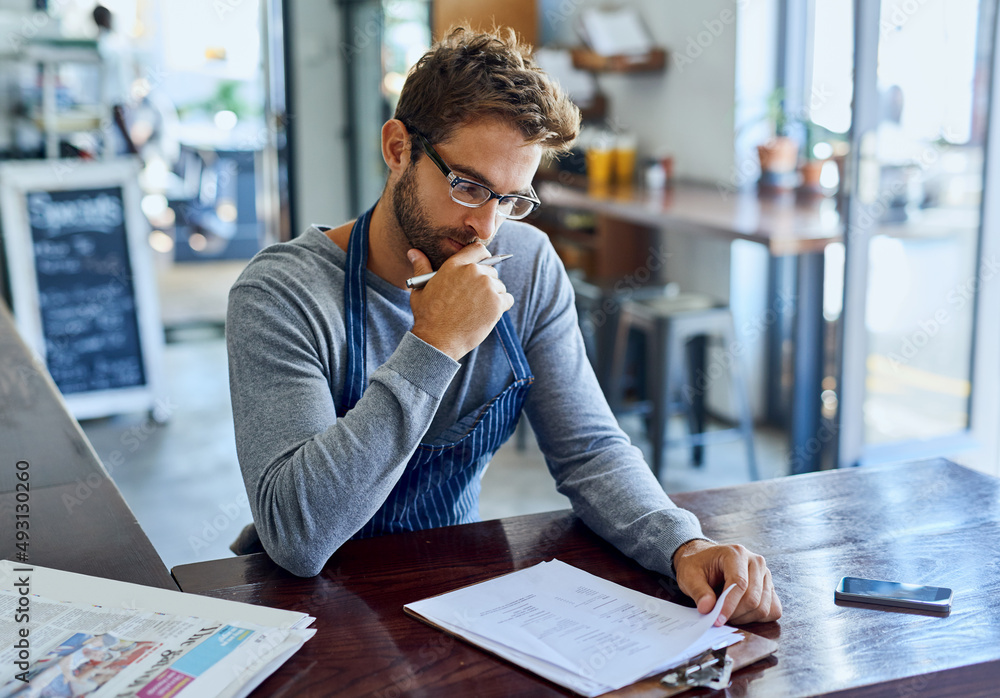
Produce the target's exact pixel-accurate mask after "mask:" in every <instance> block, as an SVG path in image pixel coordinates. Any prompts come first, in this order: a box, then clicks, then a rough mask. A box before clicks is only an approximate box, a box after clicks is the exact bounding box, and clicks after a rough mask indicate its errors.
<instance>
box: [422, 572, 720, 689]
mask: <svg viewBox="0 0 1000 698" xmlns="http://www.w3.org/2000/svg"><path fill="white" fill-rule="evenodd" d="M731 588H732V587H730V589H731ZM728 593H729V589H727V590H726V591H725V592H724V593H723V594H722V595H721V596H720V597H719V599H718V601H717V603H716V605H715V608H714V609H713V610H712V611H711V612H710V613H708V614H705V615H702V614H700V613H698V610H697V609H693V608H686V607H684V606H678V605H677V604H673V603H670V602H669V601H664V600H663V599H657V598H654V597H651V596H647V595H646V594H641V593H639V592H636V591H633V590H631V589H628V588H626V587H623V586H621V585H618V584H615V583H613V582H609V581H608V580H606V579H601V578H600V577H595V576H594V575H591V574H588V573H587V572H584V571H582V570H579V569H577V568H575V567H572V566H570V565H567V564H565V563H563V562H560V561H558V560H552V561H549V562H543V563H540V564H538V565H535V566H534V567H530V568H528V569H524V570H520V571H518V572H515V573H513V574H509V575H506V576H503V577H498V578H496V579H491V580H489V581H486V582H483V583H481V584H476V585H473V586H470V587H466V588H464V589H458V590H457V591H454V592H451V593H448V594H443V595H441V596H437V597H434V598H431V599H425V600H423V601H418V602H416V603H412V604H408V605H407V606H406V608H407V609H408V610H410V611H411V612H413V613H416V614H419V615H420V616H422V617H424V618H426V619H427V620H429V621H431V622H433V623H435V624H437V625H439V626H441V627H442V628H444V629H446V630H448V631H450V632H453V633H455V634H457V635H460V636H462V637H466V638H468V639H469V640H470V641H472V642H474V643H476V644H478V645H481V646H483V647H484V648H486V649H488V650H490V651H491V652H494V653H495V654H498V655H500V656H503V657H505V658H507V659H509V660H510V661H513V662H515V663H517V664H519V665H521V666H524V667H525V668H527V669H530V670H531V671H534V672H535V673H537V674H539V675H540V676H544V677H545V678H548V679H549V680H551V681H553V682H555V683H559V684H560V685H563V686H566V687H567V688H571V689H572V690H574V691H576V692H578V693H581V694H583V695H588V696H593V695H599V694H600V693H604V692H606V691H610V690H614V689H616V688H620V687H622V686H626V685H628V684H630V683H633V682H635V681H638V680H640V679H642V678H645V677H646V676H649V675H651V674H654V673H656V672H657V671H663V670H666V669H668V668H670V667H672V666H675V665H677V664H679V663H680V662H683V661H684V660H686V659H688V658H690V657H692V656H694V655H696V654H698V653H700V652H703V651H705V650H706V649H709V648H711V647H712V646H718V645H720V644H731V642H729V640H731V639H732V637H731V636H732V634H733V633H734V632H735V631H734V630H733V629H732V628H725V627H724V628H713V624H714V623H715V620H716V618H718V616H719V613H720V611H721V610H722V604H723V602H724V600H725V598H726V595H727V594H728Z"/></svg>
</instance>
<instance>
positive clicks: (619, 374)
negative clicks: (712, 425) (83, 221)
mask: <svg viewBox="0 0 1000 698" xmlns="http://www.w3.org/2000/svg"><path fill="white" fill-rule="evenodd" d="M609 332H610V333H612V336H613V338H614V339H613V348H612V349H611V351H610V355H609V356H608V360H607V363H606V365H605V367H604V370H603V373H605V376H604V383H605V392H606V394H607V397H608V403H609V404H610V405H611V409H612V410H613V411H614V412H615V413H616V414H622V413H624V412H628V411H632V410H633V409H636V408H638V409H640V410H643V411H646V413H647V424H648V433H649V439H650V442H651V443H652V448H653V453H652V463H651V466H652V468H653V473H654V474H655V475H656V476H657V478H659V477H660V474H661V473H662V471H663V467H664V464H665V462H666V452H667V449H668V448H670V447H672V446H677V445H685V446H689V447H691V449H692V460H693V461H694V462H695V463H696V464H700V463H701V461H702V455H703V453H702V449H703V448H704V447H705V446H707V445H711V444H717V443H722V442H725V441H732V440H734V439H743V441H744V443H745V444H746V457H747V466H748V468H749V471H750V477H751V478H752V479H754V480H757V479H759V474H758V471H757V459H756V455H755V453H754V445H753V419H752V417H751V414H750V401H749V395H748V392H747V386H746V381H745V377H744V375H743V372H742V367H741V365H740V363H741V362H740V358H739V357H738V356H735V355H733V354H732V353H730V349H729V347H732V346H734V344H733V342H734V328H733V316H732V313H731V312H730V310H729V308H728V307H727V306H725V305H720V304H718V303H717V302H716V301H714V300H713V299H712V298H710V297H708V296H705V295H702V294H679V295H675V296H667V295H664V294H663V293H662V292H659V293H655V292H654V293H650V294H648V295H645V296H636V297H635V298H634V299H633V300H629V301H627V302H625V303H623V304H622V305H621V308H620V310H619V312H617V313H616V314H615V318H614V327H613V328H609ZM636 333H638V334H639V336H640V337H641V338H642V340H643V344H644V348H645V351H644V356H643V357H642V359H641V363H640V365H639V367H638V368H639V369H640V370H641V373H640V377H639V380H638V381H637V383H638V387H639V389H640V392H643V393H644V397H645V400H643V401H641V402H639V403H638V405H636V404H635V403H633V404H632V405H631V408H632V409H630V405H629V404H628V403H627V402H626V400H625V397H626V396H625V390H626V386H627V380H626V371H627V366H628V363H629V357H628V350H629V343H628V340H629V337H630V335H633V336H634V335H635V334H636ZM709 339H721V340H722V343H723V346H724V347H726V352H727V353H726V354H725V356H726V357H727V359H726V361H725V362H724V363H726V364H728V367H727V368H728V370H729V373H730V376H731V379H732V386H733V396H734V398H735V399H734V402H735V404H734V408H735V410H736V413H737V414H738V415H739V418H738V426H737V427H735V428H732V429H725V430H721V431H711V432H709V431H705V394H706V391H707V388H708V385H707V383H708V380H709V376H710V375H711V373H712V372H711V371H706V370H705V355H706V350H707V346H708V341H709ZM713 378H714V376H713ZM679 411H684V412H685V413H686V414H687V416H688V435H687V436H686V437H684V438H682V439H675V440H668V438H667V424H668V421H669V419H670V417H671V416H673V415H674V414H677V413H678V412H679Z"/></svg>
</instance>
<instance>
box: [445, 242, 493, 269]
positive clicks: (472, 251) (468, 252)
mask: <svg viewBox="0 0 1000 698" xmlns="http://www.w3.org/2000/svg"><path fill="white" fill-rule="evenodd" d="M489 256H490V251H489V250H488V249H486V245H484V244H483V243H481V242H479V241H476V242H473V243H471V244H469V245H466V246H465V247H463V248H462V249H460V250H459V251H458V252H456V253H455V254H453V255H452V256H451V257H449V258H448V259H447V260H446V261H445V264H447V263H448V262H451V263H452V264H456V265H458V264H475V263H476V262H481V261H483V260H484V259H487V258H488V257H489Z"/></svg>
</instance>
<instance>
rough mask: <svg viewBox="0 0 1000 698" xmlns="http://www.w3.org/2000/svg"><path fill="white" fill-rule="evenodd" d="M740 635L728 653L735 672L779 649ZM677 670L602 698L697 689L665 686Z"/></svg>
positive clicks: (664, 696)
mask: <svg viewBox="0 0 1000 698" xmlns="http://www.w3.org/2000/svg"><path fill="white" fill-rule="evenodd" d="M739 633H740V635H742V636H743V639H742V640H741V641H740V642H737V643H736V644H735V645H731V646H730V647H729V648H728V653H727V656H728V657H730V658H732V660H733V667H732V670H733V671H734V672H735V671H739V670H740V669H742V668H744V667H748V666H750V665H751V664H754V663H755V662H759V661H760V660H762V659H766V658H767V657H770V656H771V655H772V654H774V653H775V651H777V649H778V643H777V642H775V641H774V640H768V639H767V638H766V637H761V636H760V635H754V634H753V633H751V632H747V631H746V630H740V631H739ZM676 669H677V667H674V668H673V669H670V670H667V671H665V672H662V673H660V674H657V675H655V676H651V677H649V678H648V679H643V680H642V681H637V682H636V683H634V684H631V685H629V686H624V687H623V688H619V689H618V690H616V691H611V692H610V693H605V694H603V695H602V696H601V697H600V698H604V697H605V696H609V697H610V698H671V697H672V696H677V695H680V694H682V693H684V692H685V691H689V690H691V689H693V688H696V686H678V687H671V686H666V685H664V684H663V683H662V681H661V679H662V678H663V677H664V676H665V675H667V674H669V673H670V672H671V671H675V670H676Z"/></svg>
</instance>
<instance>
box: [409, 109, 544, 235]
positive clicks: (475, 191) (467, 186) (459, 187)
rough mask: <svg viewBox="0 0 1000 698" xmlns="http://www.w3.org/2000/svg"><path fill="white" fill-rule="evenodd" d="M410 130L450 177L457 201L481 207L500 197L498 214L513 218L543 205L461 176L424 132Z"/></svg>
mask: <svg viewBox="0 0 1000 698" xmlns="http://www.w3.org/2000/svg"><path fill="white" fill-rule="evenodd" d="M409 130H410V131H412V132H413V134H414V135H415V136H416V137H417V139H418V140H419V141H420V146H421V147H422V148H423V149H424V152H425V153H427V157H429V158H430V159H431V161H432V162H433V163H434V164H435V165H437V167H438V169H439V170H441V174H443V175H444V176H445V177H447V178H448V183H449V184H450V185H451V198H452V201H454V202H455V203H458V204H462V205H463V206H468V207H469V208H479V207H480V206H484V205H486V204H488V203H489V202H490V201H492V200H493V199H499V200H500V203H499V204H498V205H497V214H498V215H500V216H502V217H504V218H510V219H512V220H519V219H521V218H524V217H525V216H527V215H528V214H530V213H531V212H532V211H534V210H535V209H537V208H538V207H539V206H541V205H542V202H541V201H539V200H538V199H537V198H532V197H531V196H522V195H521V194H507V195H500V194H497V193H496V192H494V191H493V190H492V189H490V188H489V187H487V186H486V185H484V184H480V183H479V182H473V181H472V180H470V179H465V178H463V177H459V176H458V175H456V174H455V173H454V172H452V171H451V168H450V167H448V166H447V165H446V164H444V160H442V159H441V156H440V155H438V154H437V151H436V150H434V147H433V146H432V145H431V144H430V142H429V141H428V140H427V139H426V138H424V136H423V134H421V133H420V132H419V131H417V130H416V129H413V128H411V129H409ZM531 193H532V194H533V195H534V196H535V197H537V194H535V190H534V189H532V190H531Z"/></svg>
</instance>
